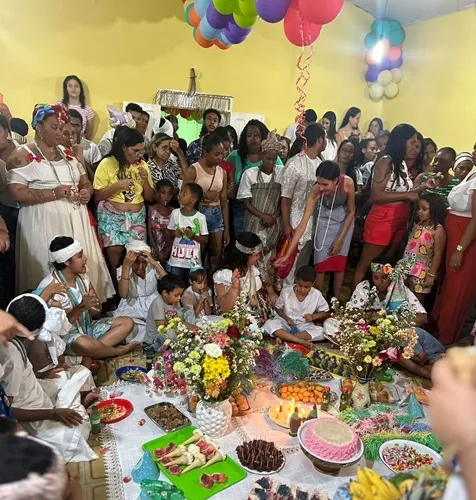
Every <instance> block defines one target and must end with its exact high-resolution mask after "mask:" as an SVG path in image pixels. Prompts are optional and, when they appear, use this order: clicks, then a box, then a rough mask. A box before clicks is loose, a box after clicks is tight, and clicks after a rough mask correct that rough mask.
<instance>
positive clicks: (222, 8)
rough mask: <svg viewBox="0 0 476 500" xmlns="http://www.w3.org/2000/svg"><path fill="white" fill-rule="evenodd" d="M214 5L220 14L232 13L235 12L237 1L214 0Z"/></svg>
mask: <svg viewBox="0 0 476 500" xmlns="http://www.w3.org/2000/svg"><path fill="white" fill-rule="evenodd" d="M213 5H215V8H216V10H217V11H218V12H220V14H225V15H230V14H233V12H235V9H236V6H237V2H236V1H235V0H213Z"/></svg>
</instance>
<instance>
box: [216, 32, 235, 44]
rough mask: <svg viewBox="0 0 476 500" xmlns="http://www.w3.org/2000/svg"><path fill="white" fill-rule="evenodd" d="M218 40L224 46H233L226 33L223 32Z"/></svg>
mask: <svg viewBox="0 0 476 500" xmlns="http://www.w3.org/2000/svg"><path fill="white" fill-rule="evenodd" d="M217 40H218V41H219V42H220V43H221V44H223V45H233V44H232V43H231V42H230V40H228V38H227V37H226V35H225V32H224V31H221V32H220V34H219V35H218V37H217Z"/></svg>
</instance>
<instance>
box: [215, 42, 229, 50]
mask: <svg viewBox="0 0 476 500" xmlns="http://www.w3.org/2000/svg"><path fill="white" fill-rule="evenodd" d="M215 45H216V46H217V47H218V48H219V49H221V50H228V49H231V45H223V44H222V43H220V42H219V41H218V40H215Z"/></svg>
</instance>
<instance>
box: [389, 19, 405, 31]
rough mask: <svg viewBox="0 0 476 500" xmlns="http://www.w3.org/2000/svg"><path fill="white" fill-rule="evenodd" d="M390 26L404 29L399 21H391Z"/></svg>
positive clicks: (395, 28)
mask: <svg viewBox="0 0 476 500" xmlns="http://www.w3.org/2000/svg"><path fill="white" fill-rule="evenodd" d="M390 28H391V29H392V31H393V30H402V31H403V28H402V25H401V24H400V23H399V22H398V21H390Z"/></svg>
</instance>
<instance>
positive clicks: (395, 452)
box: [379, 439, 442, 472]
mask: <svg viewBox="0 0 476 500" xmlns="http://www.w3.org/2000/svg"><path fill="white" fill-rule="evenodd" d="M379 455H380V460H382V462H383V463H384V464H385V465H386V466H387V467H388V468H389V469H390V470H391V471H392V472H404V471H409V470H410V471H411V470H416V469H419V468H420V467H423V466H425V465H429V466H432V467H433V466H438V465H440V464H441V460H442V459H441V455H439V454H438V453H436V451H434V450H432V449H431V448H428V446H425V445H423V444H420V443H416V442H414V441H409V440H407V439H393V440H391V441H387V442H386V443H384V444H383V445H382V446H381V447H380V450H379Z"/></svg>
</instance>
